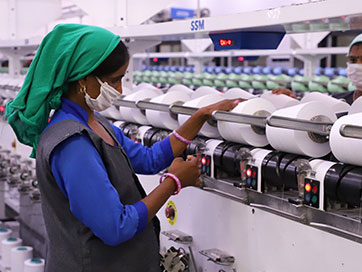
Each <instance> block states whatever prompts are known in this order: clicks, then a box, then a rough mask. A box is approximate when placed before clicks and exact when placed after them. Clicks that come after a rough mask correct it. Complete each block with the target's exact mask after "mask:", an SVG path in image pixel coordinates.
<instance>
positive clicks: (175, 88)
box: [167, 84, 194, 97]
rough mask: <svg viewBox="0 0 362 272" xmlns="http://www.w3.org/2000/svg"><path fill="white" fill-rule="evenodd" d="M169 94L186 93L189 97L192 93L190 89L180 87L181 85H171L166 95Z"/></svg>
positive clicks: (183, 86)
mask: <svg viewBox="0 0 362 272" xmlns="http://www.w3.org/2000/svg"><path fill="white" fill-rule="evenodd" d="M171 92H181V93H186V94H188V95H189V96H190V97H191V95H192V94H193V93H194V91H193V90H191V89H190V88H187V87H186V86H185V85H182V84H176V85H173V86H172V87H171V88H170V89H168V90H167V93H171Z"/></svg>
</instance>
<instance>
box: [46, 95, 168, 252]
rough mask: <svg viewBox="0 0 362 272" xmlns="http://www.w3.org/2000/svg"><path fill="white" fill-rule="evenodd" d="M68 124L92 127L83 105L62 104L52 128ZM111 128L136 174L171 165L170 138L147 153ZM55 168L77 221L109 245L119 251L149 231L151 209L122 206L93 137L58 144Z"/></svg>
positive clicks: (138, 205) (53, 157)
mask: <svg viewBox="0 0 362 272" xmlns="http://www.w3.org/2000/svg"><path fill="white" fill-rule="evenodd" d="M96 114H97V113H96ZM66 119H72V120H75V121H78V122H80V123H82V124H84V125H86V126H87V127H89V126H88V114H87V112H86V111H85V110H84V109H83V108H82V107H80V106H79V105H78V104H76V103H74V102H72V101H70V100H68V99H63V100H62V105H61V108H60V109H58V110H57V111H56V112H55V114H54V115H53V117H52V119H51V121H50V123H49V125H48V126H47V128H48V127H49V126H51V125H53V124H55V123H57V122H60V121H62V120H66ZM112 128H113V131H114V133H115V135H116V138H117V140H118V142H119V143H120V145H122V147H123V149H124V150H125V152H126V153H127V155H128V157H129V159H130V162H131V164H132V166H133V168H134V170H135V172H136V173H139V174H153V173H157V172H159V171H160V170H162V169H164V168H166V167H167V166H169V165H170V163H171V162H172V160H173V153H172V148H171V145H170V141H169V138H166V139H165V140H163V141H161V142H158V143H156V144H154V145H153V146H152V147H151V148H148V147H144V146H143V145H142V144H140V143H135V142H133V141H132V140H131V139H129V138H127V137H125V136H124V134H123V132H122V130H120V129H119V128H118V127H115V126H113V125H112ZM50 165H51V169H52V172H53V176H54V178H55V180H56V182H57V184H58V186H59V187H60V189H61V191H62V192H63V194H64V195H65V196H66V197H67V198H68V200H69V204H70V209H71V211H72V213H73V214H74V216H75V217H76V218H78V219H79V220H80V221H81V222H83V224H85V225H86V226H87V227H89V228H90V229H91V230H92V231H93V233H94V234H95V235H96V236H97V237H99V238H100V239H102V240H103V242H104V243H106V244H108V245H118V244H119V243H121V242H124V241H126V240H128V239H130V238H132V237H133V236H134V235H136V234H137V233H138V232H141V231H143V230H144V228H145V227H146V224H147V217H148V210H147V207H146V205H145V204H144V203H143V202H142V201H138V202H136V203H134V204H132V205H123V204H122V203H121V201H120V199H119V196H118V193H117V191H116V189H115V188H114V187H113V185H112V184H111V182H110V180H109V178H108V174H107V171H106V169H105V166H104V164H103V162H102V159H101V157H100V155H99V153H98V152H97V150H96V148H95V147H94V145H93V144H92V142H91V140H90V138H89V137H88V136H86V135H79V134H77V135H73V136H71V137H70V138H68V139H67V140H65V141H64V142H62V143H61V144H59V145H58V146H57V147H56V148H55V149H54V150H53V152H52V154H51V156H50Z"/></svg>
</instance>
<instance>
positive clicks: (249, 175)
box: [246, 169, 251, 177]
mask: <svg viewBox="0 0 362 272" xmlns="http://www.w3.org/2000/svg"><path fill="white" fill-rule="evenodd" d="M246 175H247V176H248V177H251V169H247V170H246Z"/></svg>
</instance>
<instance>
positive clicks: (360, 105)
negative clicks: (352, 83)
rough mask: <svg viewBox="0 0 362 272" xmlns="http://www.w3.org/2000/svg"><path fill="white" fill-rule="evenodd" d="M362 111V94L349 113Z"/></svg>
mask: <svg viewBox="0 0 362 272" xmlns="http://www.w3.org/2000/svg"><path fill="white" fill-rule="evenodd" d="M360 112H362V96H360V97H358V98H357V99H356V100H355V101H354V102H353V103H352V105H351V107H350V108H349V111H348V114H355V113H360Z"/></svg>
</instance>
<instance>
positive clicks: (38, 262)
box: [24, 258, 70, 272]
mask: <svg viewBox="0 0 362 272" xmlns="http://www.w3.org/2000/svg"><path fill="white" fill-rule="evenodd" d="M44 266H45V261H44V259H40V258H33V259H28V260H26V261H25V262H24V272H44ZM69 272H70V271H69Z"/></svg>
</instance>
